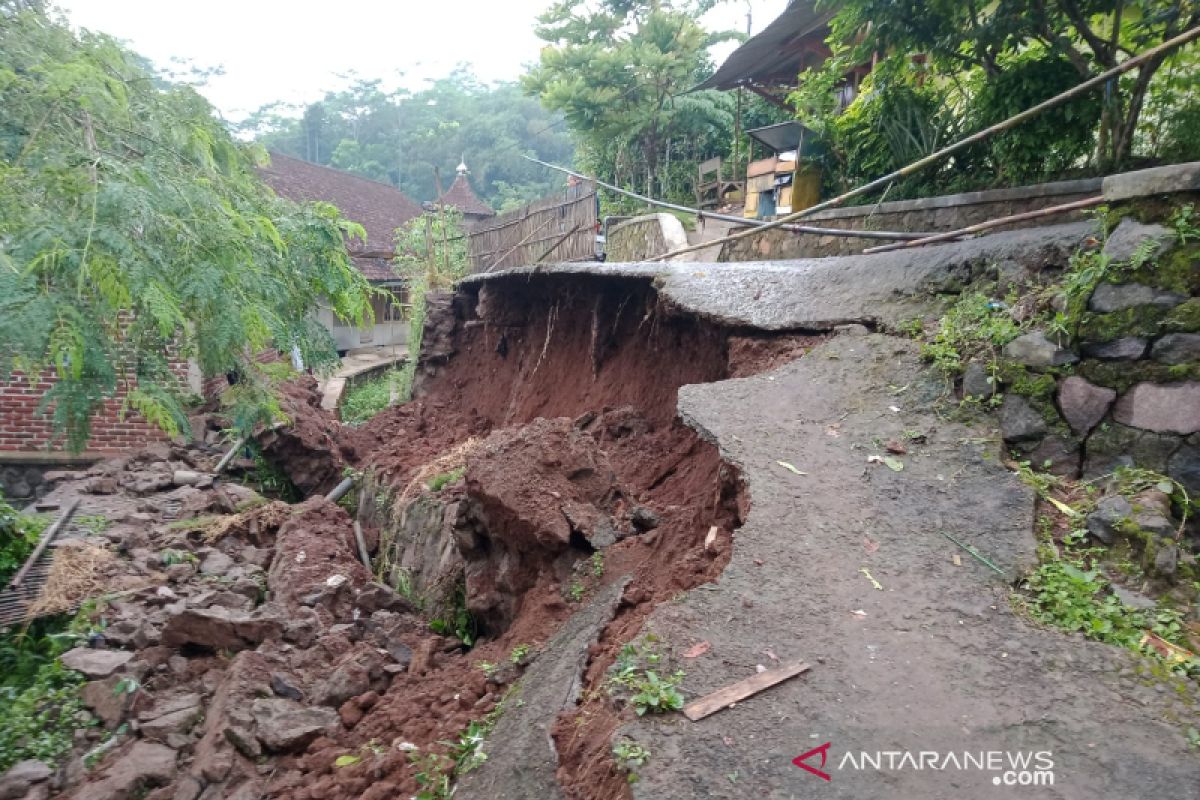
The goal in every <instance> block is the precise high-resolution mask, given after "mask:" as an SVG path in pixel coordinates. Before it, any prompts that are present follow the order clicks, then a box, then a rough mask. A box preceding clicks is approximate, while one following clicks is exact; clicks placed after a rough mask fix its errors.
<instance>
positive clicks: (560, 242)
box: [533, 222, 583, 264]
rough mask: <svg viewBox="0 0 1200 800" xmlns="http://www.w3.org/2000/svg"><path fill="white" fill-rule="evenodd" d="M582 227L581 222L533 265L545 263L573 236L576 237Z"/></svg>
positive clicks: (551, 246) (561, 237)
mask: <svg viewBox="0 0 1200 800" xmlns="http://www.w3.org/2000/svg"><path fill="white" fill-rule="evenodd" d="M582 227H583V223H582V222H581V223H579V224H577V225H576V226H575V227H574V228H572V229H571V230H569V231H567V232H566V233H564V234H563V235H562V236H560V237H558V241H556V242H555V243H554V244H552V245H550V247H549V248H547V250H546V252H544V253H542V254H541V255H540V256H538V257H537V261H534V262H533V263H534V264H540V263H542V261H544V260H545V259H546V256H548V255H550V254H551V253H553V252H554V251H555V250H557V249H558V248H559V247H560V246H561V245H562V243H563V242H565V241H566V240H567V239H570V238H571V237H572V236H574V235H575V234H576V233H578V232H579V229H580V228H582Z"/></svg>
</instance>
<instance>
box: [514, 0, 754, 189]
mask: <svg viewBox="0 0 1200 800" xmlns="http://www.w3.org/2000/svg"><path fill="white" fill-rule="evenodd" d="M712 5H714V3H713V2H694V1H693V0H679V1H677V2H673V1H672V0H559V2H556V3H555V4H554V5H553V6H551V7H550V9H549V10H548V11H546V12H545V13H544V14H542V15H541V16H540V17H539V18H538V19H539V21H540V23H541V25H540V26H539V27H538V29H537V33H538V36H539V37H541V38H542V39H543V40H545V41H546V42H547V43H548V46H547V47H545V48H543V50H542V54H541V60H540V63H539V64H538V65H536V66H535V67H534V68H533V69H532V70H531V71H530V72H529V73H528V74H527V75H526V76H525V77H524V78H523V79H522V83H523V85H524V86H525V88H526V90H527V91H529V92H530V93H532V94H535V95H537V96H538V97H540V98H541V100H542V103H543V104H545V105H546V106H547V107H548V108H550V109H553V110H555V111H561V112H562V113H563V114H565V115H566V118H567V122H568V123H569V124H570V126H571V130H572V131H573V132H574V133H575V135H576V137H577V138H578V141H579V143H580V145H581V149H582V154H581V155H582V160H583V161H584V162H585V163H584V166H586V167H588V168H589V169H591V170H594V171H595V172H597V173H599V175H600V177H604V178H607V179H608V180H610V181H615V182H617V183H622V184H625V185H627V186H635V187H637V188H638V189H640V190H642V191H645V192H646V193H647V194H660V195H676V194H677V193H678V191H679V189H678V188H676V184H675V183H674V182H673V181H672V180H671V172H672V162H674V163H677V164H682V165H684V168H685V169H686V170H687V171H688V172H689V177H690V173H691V172H693V171H694V168H695V164H696V162H697V161H699V160H702V159H704V158H706V157H708V156H711V155H719V154H727V153H728V152H729V148H730V145H731V143H732V140H733V129H734V115H735V102H736V100H735V97H734V96H733V95H732V94H730V93H721V92H695V93H690V94H689V93H687V90H688V89H690V88H691V87H692V86H695V85H696V84H697V83H699V82H700V81H702V80H703V79H704V78H705V77H707V76H708V75H709V74H711V71H712V63H711V60H710V58H709V55H708V48H709V47H710V46H711V45H713V44H716V43H717V42H719V41H722V40H724V39H729V38H735V37H736V36H737V34H734V33H730V32H726V33H710V32H708V31H706V30H705V29H704V27H703V26H702V25H701V23H700V22H699V18H700V16H701V15H702V14H703V13H704V12H705V11H706V10H708V9H709V8H711V7H712ZM684 187H686V188H685V191H684V195H685V196H690V182H689V183H685V184H684Z"/></svg>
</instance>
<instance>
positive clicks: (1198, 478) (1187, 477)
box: [1167, 444, 1200, 498]
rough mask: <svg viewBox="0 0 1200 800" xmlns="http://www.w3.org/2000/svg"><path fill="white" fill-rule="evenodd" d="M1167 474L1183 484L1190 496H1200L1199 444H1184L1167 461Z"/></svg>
mask: <svg viewBox="0 0 1200 800" xmlns="http://www.w3.org/2000/svg"><path fill="white" fill-rule="evenodd" d="M1167 474H1168V475H1170V476H1171V477H1172V478H1174V479H1175V480H1177V481H1179V482H1180V483H1182V484H1183V487H1184V488H1185V489H1187V491H1188V494H1189V495H1190V496H1191V497H1193V498H1194V497H1200V446H1196V445H1193V444H1185V445H1183V446H1182V447H1180V448H1179V449H1178V450H1176V451H1175V454H1174V455H1173V456H1171V460H1170V461H1168V462H1167Z"/></svg>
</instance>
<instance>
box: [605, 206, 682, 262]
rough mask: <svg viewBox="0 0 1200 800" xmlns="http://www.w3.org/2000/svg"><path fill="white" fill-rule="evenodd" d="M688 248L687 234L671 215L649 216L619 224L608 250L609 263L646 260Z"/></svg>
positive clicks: (610, 232)
mask: <svg viewBox="0 0 1200 800" xmlns="http://www.w3.org/2000/svg"><path fill="white" fill-rule="evenodd" d="M686 246H687V233H686V232H685V231H684V229H683V223H681V222H680V221H679V220H678V219H677V218H676V217H674V216H672V215H671V214H646V215H644V216H641V217H634V218H633V219H630V220H626V221H625V222H622V223H621V224H620V225H617V226H616V227H614V228H613V229H612V230H610V231H609V233H608V240H607V241H606V242H605V246H604V250H605V253H606V254H607V257H608V260H609V261H645V260H646V259H649V258H653V257H654V256H657V255H661V254H663V253H666V252H669V251H671V250H677V249H679V248H681V247H686Z"/></svg>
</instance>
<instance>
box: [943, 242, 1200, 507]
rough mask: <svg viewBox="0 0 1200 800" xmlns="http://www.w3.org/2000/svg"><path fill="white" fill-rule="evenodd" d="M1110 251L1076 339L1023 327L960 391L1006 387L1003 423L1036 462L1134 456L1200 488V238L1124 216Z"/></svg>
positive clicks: (1069, 464) (1058, 467) (1088, 474)
mask: <svg viewBox="0 0 1200 800" xmlns="http://www.w3.org/2000/svg"><path fill="white" fill-rule="evenodd" d="M1104 253H1105V255H1107V256H1108V257H1109V258H1110V259H1111V262H1112V263H1113V264H1115V265H1117V266H1118V268H1117V270H1116V272H1115V274H1116V275H1119V278H1118V279H1117V280H1118V282H1110V281H1107V280H1106V281H1103V282H1101V283H1100V284H1099V285H1098V286H1097V287H1096V289H1095V290H1094V292H1093V293H1092V294H1091V296H1090V297H1089V298H1088V299H1087V304H1086V309H1085V310H1083V312H1082V313H1081V315H1080V316H1079V317H1078V320H1079V326H1078V331H1077V334H1076V336H1075V337H1074V339H1068V338H1067V337H1065V336H1063V335H1062V334H1060V333H1055V332H1053V331H1045V330H1035V331H1031V332H1029V333H1026V334H1024V335H1022V336H1021V337H1019V338H1018V339H1016V340H1014V341H1012V342H1010V343H1009V344H1008V345H1006V346H1005V347H1004V349H1003V352H1002V355H1001V357H1000V359H999V360H998V361H997V362H996V363H995V364H991V365H985V364H983V363H980V362H973V363H970V364H968V365H967V367H966V370H965V374H964V378H963V394H964V396H975V397H981V398H986V397H988V396H989V395H991V394H992V393H993V392H997V391H1003V392H1004V399H1003V403H1002V405H1001V407H1000V428H1001V433H1002V435H1003V436H1004V439H1005V441H1006V443H1007V444H1008V445H1009V446H1010V448H1011V449H1013V450H1015V451H1016V452H1018V453H1019V454H1021V456H1022V457H1023V458H1026V459H1028V460H1029V461H1030V462H1031V464H1032V465H1033V466H1034V467H1036V468H1047V469H1049V470H1050V471H1052V472H1055V473H1057V474H1061V475H1067V476H1072V477H1074V476H1082V477H1084V478H1093V477H1097V476H1100V475H1103V474H1106V473H1108V472H1110V471H1111V470H1112V469H1114V468H1115V467H1119V466H1122V465H1124V466H1135V465H1136V466H1139V467H1145V468H1147V469H1151V470H1154V471H1155V472H1159V473H1164V474H1166V475H1169V476H1170V477H1172V478H1174V479H1175V480H1177V481H1179V482H1180V483H1181V484H1183V485H1184V487H1186V489H1187V491H1188V493H1189V494H1190V495H1191V496H1192V497H1200V246H1197V244H1196V243H1195V242H1191V243H1190V244H1181V243H1180V241H1179V238H1178V236H1177V235H1176V232H1175V231H1173V230H1169V229H1167V228H1164V227H1162V226H1160V225H1145V224H1142V223H1139V222H1136V221H1135V220H1133V219H1131V218H1126V219H1124V220H1123V221H1122V222H1121V224H1120V225H1119V226H1118V227H1117V228H1116V230H1115V231H1114V232H1113V233H1112V234H1111V235H1110V237H1109V238H1108V240H1107V242H1106V244H1105V247H1104ZM1143 259H1144V261H1145V263H1144V264H1143V265H1142V266H1133V265H1136V264H1138V263H1139V262H1140V261H1142V260H1143ZM1131 262H1132V263H1131Z"/></svg>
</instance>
